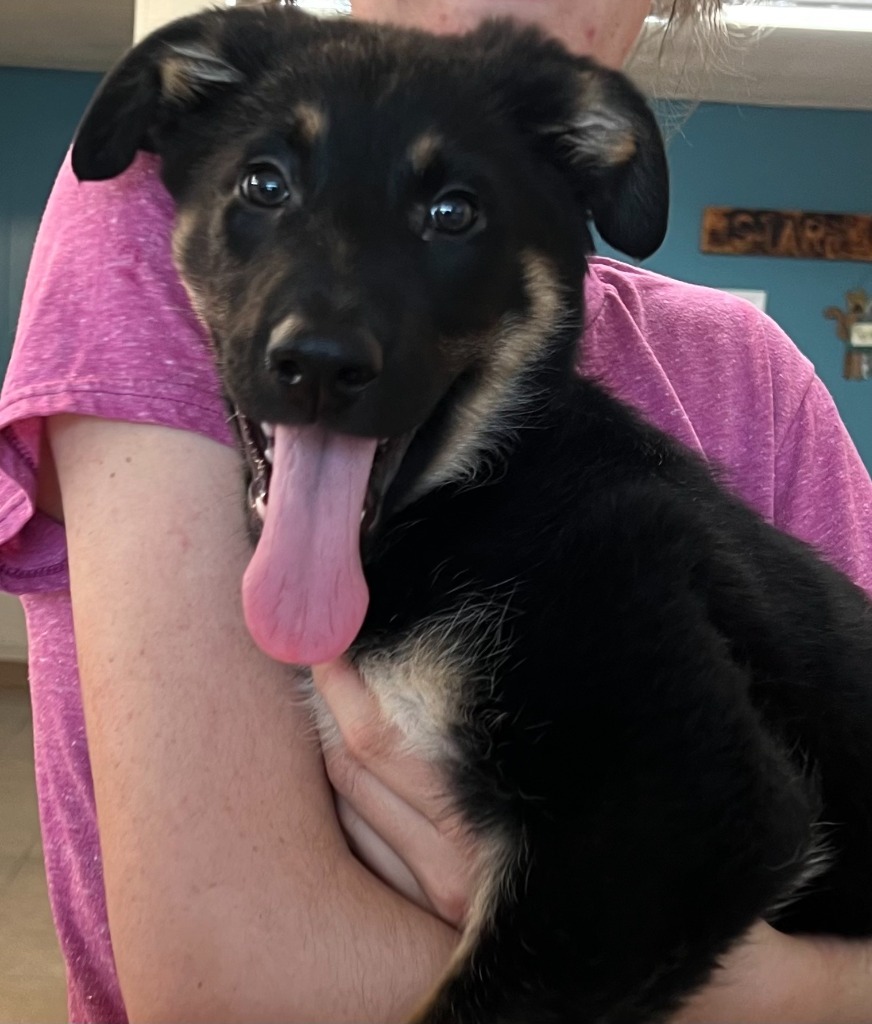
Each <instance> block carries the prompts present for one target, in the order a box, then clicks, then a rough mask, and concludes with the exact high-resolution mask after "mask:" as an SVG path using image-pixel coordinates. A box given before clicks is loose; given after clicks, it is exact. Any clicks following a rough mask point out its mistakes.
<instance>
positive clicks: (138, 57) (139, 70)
mask: <svg viewBox="0 0 872 1024" xmlns="http://www.w3.org/2000/svg"><path fill="white" fill-rule="evenodd" d="M204 22H205V18H204V17H203V16H200V17H194V18H183V19H182V20H180V21H177V22H174V23H172V24H171V25H169V26H167V27H166V28H164V29H160V30H158V31H157V32H155V33H153V34H152V35H150V36H148V37H147V38H146V39H144V40H143V41H142V42H141V43H140V44H139V45H138V46H135V47H134V48H133V49H132V50H131V51H130V52H129V53H128V54H127V55H126V56H125V57H123V58H122V59H121V61H120V63H119V64H118V65H117V66H116V67H115V68H114V69H113V70H112V71H110V72H109V74H108V75H107V76H106V78H105V79H104V80H103V82H102V83H101V84H100V86H99V88H98V89H97V92H96V94H95V95H94V98H93V99H92V100H91V103H90V105H89V106H88V109H87V110H86V111H85V115H84V117H83V118H82V121H81V123H80V125H79V128H78V131H77V132H76V138H75V141H74V143H73V152H72V165H73V172H74V173H75V175H76V177H77V178H78V179H79V180H80V181H104V180H106V179H107V178H114V177H115V176H116V175H119V174H121V172H122V171H124V170H126V169H127V168H128V167H129V166H130V164H131V163H132V162H133V159H134V157H135V156H136V153H137V150H139V149H153V148H154V146H153V134H154V130H155V129H156V128H157V127H158V126H159V124H161V123H163V122H166V121H168V120H170V119H172V117H173V116H178V115H179V114H182V113H184V112H185V111H186V110H190V109H192V108H193V107H195V106H196V105H197V104H198V103H199V102H201V101H202V100H203V99H204V98H206V97H207V96H208V95H210V94H211V93H212V92H213V91H214V90H216V89H220V88H226V87H227V86H230V85H235V84H237V83H239V82H241V81H243V79H244V76H243V74H242V73H241V72H240V71H239V70H237V69H236V68H235V67H233V66H232V65H231V64H230V63H229V62H228V61H226V60H225V59H224V58H223V57H222V56H221V54H220V53H219V52H218V49H217V46H216V44H215V43H214V42H212V41H211V40H210V39H209V38H207V32H206V30H205V29H206V26H205V24H204Z"/></svg>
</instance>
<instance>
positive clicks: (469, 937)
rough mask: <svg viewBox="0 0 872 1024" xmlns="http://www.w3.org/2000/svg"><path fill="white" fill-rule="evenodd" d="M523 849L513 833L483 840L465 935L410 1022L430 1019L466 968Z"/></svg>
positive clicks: (464, 929) (414, 1022) (412, 1023)
mask: <svg viewBox="0 0 872 1024" xmlns="http://www.w3.org/2000/svg"><path fill="white" fill-rule="evenodd" d="M520 852H521V851H519V850H518V848H517V843H516V841H514V840H513V839H512V838H511V837H509V836H499V835H495V836H492V837H489V838H488V839H485V840H483V841H482V842H481V846H480V853H479V861H478V878H477V880H476V883H475V886H474V890H475V894H474V896H473V900H472V906H471V907H470V908H469V913H468V914H467V918H466V924H465V925H464V928H463V935H462V936H461V939H460V942H459V943H458V944H457V946H456V947H455V949H454V953H453V954H452V956H451V960H450V961H449V962H448V966H447V967H446V969H445V973H444V974H443V975H442V977H441V978H440V980H439V984H438V985H437V986H436V988H435V989H434V991H433V992H432V993H431V994H430V995H429V996H428V997H427V999H426V1000H425V1001H424V1003H423V1004H422V1005H421V1006H420V1008H419V1009H418V1010H417V1012H416V1013H414V1014H413V1015H412V1018H411V1021H410V1024H420V1022H423V1021H427V1020H428V1019H429V1017H430V1009H431V1007H432V1005H433V1003H434V1002H435V1001H436V999H437V998H438V996H439V993H440V992H441V991H442V989H443V988H444V987H445V986H446V985H448V984H449V983H450V982H451V981H453V980H454V979H455V978H457V977H458V976H459V975H460V974H461V972H462V971H463V970H464V969H465V968H466V966H467V964H468V961H469V958H470V957H471V956H472V954H473V952H474V950H475V947H476V945H477V944H478V942H479V939H480V938H481V935H482V932H484V930H485V929H486V928H488V927H489V926H490V924H491V921H492V919H493V914H494V910H495V908H496V905H497V901H498V899H499V898H500V896H501V895H503V894H504V893H505V892H506V889H507V888H508V886H509V879H510V876H511V869H512V867H513V865H514V864H515V862H516V860H517V858H518V856H519V853H520Z"/></svg>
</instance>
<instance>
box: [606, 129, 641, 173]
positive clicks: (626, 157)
mask: <svg viewBox="0 0 872 1024" xmlns="http://www.w3.org/2000/svg"><path fill="white" fill-rule="evenodd" d="M637 150H638V146H637V145H636V139H635V138H634V137H633V134H632V132H627V133H626V135H623V136H617V137H616V138H615V140H614V141H613V142H611V143H610V144H609V146H608V148H607V149H606V151H605V158H606V161H607V162H608V163H609V164H611V165H612V166H613V167H620V166H621V165H622V164H628V163H629V162H630V161H631V160H632V159H633V158H634V157H635V156H636V152H637Z"/></svg>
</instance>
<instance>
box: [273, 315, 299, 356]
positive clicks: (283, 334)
mask: <svg viewBox="0 0 872 1024" xmlns="http://www.w3.org/2000/svg"><path fill="white" fill-rule="evenodd" d="M307 326H308V324H307V323H306V320H305V319H304V318H303V317H302V316H300V314H299V313H290V314H289V315H288V316H286V317H285V318H284V320H280V321H279V322H278V323H277V324H276V325H275V327H273V329H272V330H271V331H270V332H269V341H268V342H267V349H269V348H270V347H271V346H273V345H276V344H279V343H280V342H283V341H290V339H291V338H294V337H296V336H297V335H298V334H302V333H303V331H304V330H305V329H306V327H307Z"/></svg>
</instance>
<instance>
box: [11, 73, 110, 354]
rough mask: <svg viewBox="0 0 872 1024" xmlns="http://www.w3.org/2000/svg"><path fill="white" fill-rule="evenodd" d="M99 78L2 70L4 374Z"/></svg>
mask: <svg viewBox="0 0 872 1024" xmlns="http://www.w3.org/2000/svg"><path fill="white" fill-rule="evenodd" d="M99 80H100V76H99V75H93V74H83V73H81V72H74V71H31V70H29V69H26V68H0V371H2V370H3V369H5V366H6V361H7V359H8V357H9V351H10V349H11V346H12V337H13V334H14V332H15V320H16V317H17V316H18V307H19V304H20V302H21V293H22V289H23V288H24V276H25V274H26V272H27V264H28V261H29V259H30V249H31V246H32V245H33V239H34V237H35V235H36V229H37V227H38V226H39V218H40V216H41V215H42V211H43V207H44V206H45V202H46V199H47V198H48V194H49V192H50V190H51V186H52V182H53V181H54V178H55V175H56V174H57V170H58V167H59V166H60V164H61V162H62V161H63V158H64V153H65V152H66V149H67V147H68V145H69V142H70V139H71V137H72V135H73V132H74V131H75V128H76V125H77V123H78V121H79V118H80V117H81V115H82V111H83V110H84V109H85V105H86V104H87V102H88V99H89V98H90V96H91V93H92V92H93V91H94V88H95V87H96V85H97V82H98V81H99Z"/></svg>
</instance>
